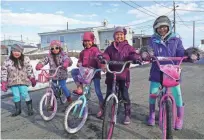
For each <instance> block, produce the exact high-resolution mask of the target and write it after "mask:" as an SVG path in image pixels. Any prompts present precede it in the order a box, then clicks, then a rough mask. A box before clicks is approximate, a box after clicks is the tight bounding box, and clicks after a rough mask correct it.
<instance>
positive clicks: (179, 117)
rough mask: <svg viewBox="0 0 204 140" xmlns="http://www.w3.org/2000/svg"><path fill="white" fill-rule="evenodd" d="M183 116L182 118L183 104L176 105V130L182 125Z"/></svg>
mask: <svg viewBox="0 0 204 140" xmlns="http://www.w3.org/2000/svg"><path fill="white" fill-rule="evenodd" d="M183 118H184V106H181V107H178V106H177V118H176V125H175V129H176V130H181V129H182V127H183Z"/></svg>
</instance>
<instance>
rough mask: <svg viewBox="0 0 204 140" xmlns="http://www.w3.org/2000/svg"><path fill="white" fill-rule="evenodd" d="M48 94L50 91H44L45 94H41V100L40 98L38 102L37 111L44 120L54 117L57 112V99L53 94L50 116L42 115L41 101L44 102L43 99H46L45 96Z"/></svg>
mask: <svg viewBox="0 0 204 140" xmlns="http://www.w3.org/2000/svg"><path fill="white" fill-rule="evenodd" d="M48 96H50V93H46V94H44V95H43V96H42V98H41V100H40V103H39V112H40V115H41V117H42V118H43V120H45V121H50V120H52V119H53V118H54V117H55V115H56V113H57V99H56V97H55V96H54V98H53V99H54V100H53V101H54V110H53V112H52V113H51V115H50V116H48V117H47V116H45V115H44V113H43V103H44V100H45V99H46V97H48Z"/></svg>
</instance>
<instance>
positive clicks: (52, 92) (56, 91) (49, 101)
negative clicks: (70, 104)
mask: <svg viewBox="0 0 204 140" xmlns="http://www.w3.org/2000/svg"><path fill="white" fill-rule="evenodd" d="M60 67H61V66H59V67H57V69H41V70H42V71H41V73H40V74H39V75H38V82H40V83H46V82H48V81H49V87H48V88H47V90H46V93H45V94H44V95H43V96H42V98H41V100H40V103H39V111H40V115H41V116H42V118H43V119H44V120H45V121H50V120H52V119H53V118H54V116H55V115H56V112H57V100H58V99H59V100H60V102H61V104H65V103H66V101H67V99H66V96H65V95H64V93H63V92H62V89H61V87H60V86H59V85H58V83H57V84H56V83H54V82H52V78H53V77H55V76H56V74H57V72H58V70H59V68H60ZM46 70H49V71H52V70H53V71H55V73H54V74H53V75H52V76H51V75H49V73H47V72H46Z"/></svg>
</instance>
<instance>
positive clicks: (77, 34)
mask: <svg viewBox="0 0 204 140" xmlns="http://www.w3.org/2000/svg"><path fill="white" fill-rule="evenodd" d="M114 29H115V28H107V27H106V26H98V27H87V28H77V29H69V30H58V31H53V32H44V33H39V34H38V35H39V36H40V38H41V48H46V47H47V46H49V44H50V42H51V41H52V40H60V41H61V42H62V44H63V46H65V47H66V48H67V49H68V50H69V51H71V50H82V49H83V47H82V38H83V33H84V32H87V31H89V32H93V33H94V35H95V43H96V45H98V47H99V48H100V49H101V50H104V49H105V48H106V47H107V46H108V45H109V44H110V43H111V42H112V41H113V33H114ZM126 29H127V35H126V38H127V40H128V42H129V43H130V44H131V45H132V34H133V32H132V29H131V28H129V27H127V28H126Z"/></svg>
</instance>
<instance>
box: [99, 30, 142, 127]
mask: <svg viewBox="0 0 204 140" xmlns="http://www.w3.org/2000/svg"><path fill="white" fill-rule="evenodd" d="M126 34H127V31H126V29H125V28H122V27H117V28H115V31H114V34H113V38H114V42H112V43H111V45H110V46H108V47H107V49H106V50H105V52H104V53H103V57H104V58H105V59H106V60H108V61H128V60H133V61H138V60H140V55H139V54H137V53H136V50H135V49H134V48H133V47H132V46H130V45H129V44H128V41H127V40H126V39H125V35H126ZM129 66H130V64H128V65H127V66H126V68H125V70H124V71H123V72H122V73H121V74H119V75H117V77H116V80H117V82H118V83H119V88H120V91H121V93H122V98H123V100H125V101H126V102H127V103H124V107H125V119H124V124H129V123H130V98H129V93H128V88H129V83H130V71H129ZM121 68H122V66H121V65H112V66H110V70H112V71H119V70H121ZM105 82H106V84H107V92H106V98H107V97H108V96H109V95H110V94H111V91H112V82H113V75H112V74H111V73H109V72H107V73H106V81H105ZM106 98H105V99H106Z"/></svg>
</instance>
